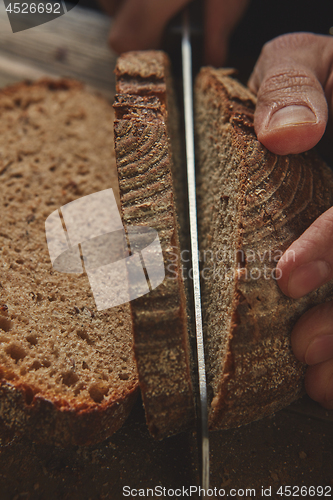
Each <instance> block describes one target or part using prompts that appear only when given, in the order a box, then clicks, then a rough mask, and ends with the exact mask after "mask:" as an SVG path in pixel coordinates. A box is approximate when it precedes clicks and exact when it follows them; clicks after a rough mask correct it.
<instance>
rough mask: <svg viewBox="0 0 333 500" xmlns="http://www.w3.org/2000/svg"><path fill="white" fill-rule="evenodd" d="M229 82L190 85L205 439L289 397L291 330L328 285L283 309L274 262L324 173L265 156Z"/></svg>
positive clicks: (332, 292) (323, 206)
mask: <svg viewBox="0 0 333 500" xmlns="http://www.w3.org/2000/svg"><path fill="white" fill-rule="evenodd" d="M230 73H231V72H230V70H229V71H228V70H216V69H213V68H204V69H202V70H201V72H200V74H199V75H198V77H197V79H196V84H195V125H196V145H197V153H196V160H197V166H198V176H199V177H198V213H199V233H200V253H201V260H202V277H203V280H202V284H203V286H202V293H203V315H204V335H205V347H206V361H207V379H208V389H209V399H210V412H209V425H210V428H211V429H216V428H228V427H235V426H239V425H242V424H246V423H248V422H250V421H252V420H256V419H258V418H261V417H264V416H266V415H269V414H271V413H273V412H275V411H277V410H279V409H280V408H282V407H284V406H286V405H288V404H289V403H291V402H292V401H294V400H295V399H296V398H298V397H299V395H300V394H301V393H302V391H303V376H304V371H305V366H304V365H303V364H302V363H300V362H298V361H297V360H296V358H295V357H294V355H293V352H292V349H291V345H290V333H291V330H292V327H293V325H294V324H295V322H296V320H297V319H298V318H299V317H300V316H301V315H302V314H303V313H304V312H305V311H306V310H307V309H309V308H310V307H312V306H314V305H315V304H318V303H321V302H324V301H327V300H329V299H332V298H333V284H332V282H330V283H327V284H326V285H324V286H322V287H321V288H319V289H318V290H316V291H314V292H312V293H310V294H308V295H307V296H305V297H303V298H301V299H298V300H293V299H290V298H288V297H287V296H285V295H284V294H283V293H282V292H281V291H280V289H279V287H278V284H277V281H276V278H278V276H275V274H274V273H275V271H274V269H275V267H276V264H277V262H278V260H279V258H280V257H281V255H282V253H283V252H284V251H285V250H286V249H287V248H288V247H289V245H290V244H291V243H292V242H293V241H294V240H295V239H297V238H298V237H299V236H300V235H301V234H302V233H303V232H304V231H305V229H307V227H308V226H309V225H310V224H311V223H312V222H313V221H314V220H315V219H316V218H317V217H318V216H319V215H320V214H322V213H323V212H324V211H325V210H327V209H328V208H329V207H331V206H332V204H333V175H332V171H331V170H330V168H329V167H328V166H327V165H325V163H324V162H323V161H321V160H320V159H319V158H318V156H317V155H316V154H315V153H314V152H313V151H309V152H306V153H303V154H300V155H287V156H276V155H274V154H272V153H270V152H269V151H267V150H266V149H265V148H264V147H263V146H262V145H261V144H260V143H259V142H258V140H257V139H256V136H255V133H254V128H253V112H254V108H255V103H256V99H255V96H254V95H253V94H252V93H251V92H250V91H249V90H248V89H247V88H245V87H244V86H242V85H241V84H239V83H238V82H237V81H236V80H235V79H233V78H231V77H230ZM290 258H291V259H292V258H293V254H290Z"/></svg>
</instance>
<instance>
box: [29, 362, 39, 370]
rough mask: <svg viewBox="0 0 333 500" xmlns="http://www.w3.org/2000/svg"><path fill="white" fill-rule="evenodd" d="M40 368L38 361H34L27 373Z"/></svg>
mask: <svg viewBox="0 0 333 500" xmlns="http://www.w3.org/2000/svg"><path fill="white" fill-rule="evenodd" d="M40 368H42V363H41V362H40V361H37V360H36V361H34V362H33V363H32V365H31V366H30V368H29V371H32V370H39V369H40Z"/></svg>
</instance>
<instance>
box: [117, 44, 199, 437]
mask: <svg viewBox="0 0 333 500" xmlns="http://www.w3.org/2000/svg"><path fill="white" fill-rule="evenodd" d="M116 76H117V93H118V95H117V96H116V102H115V104H114V108H115V112H116V120H115V129H114V130H115V150H116V157H117V167H118V177H119V189H120V201H121V207H122V215H123V221H124V224H125V227H131V226H141V227H151V228H154V229H155V230H157V232H158V235H159V239H160V243H161V247H162V252H163V260H164V267H165V279H164V281H163V283H162V284H161V285H159V286H158V287H157V288H155V289H154V290H152V291H150V292H149V293H148V294H146V295H143V296H142V297H140V298H137V299H135V300H133V301H132V302H131V303H130V307H131V312H132V320H133V334H134V351H135V359H136V363H137V369H138V374H139V381H140V388H141V393H142V397H143V402H144V406H145V412H146V420H147V424H148V427H149V430H150V432H151V434H152V435H153V436H155V437H157V438H162V437H165V436H168V435H171V434H175V433H177V432H179V431H181V430H183V429H186V428H188V427H189V426H190V425H191V424H192V423H193V418H194V400H193V390H192V381H191V354H190V345H189V344H190V341H189V336H188V321H187V314H186V296H185V287H184V280H183V276H182V265H181V259H180V252H181V249H180V243H179V240H180V237H181V235H180V232H179V225H178V217H177V211H178V214H179V215H180V217H181V218H182V217H183V216H184V209H182V208H180V207H181V202H182V198H181V190H182V189H184V186H183V185H182V183H181V181H179V179H178V177H179V175H181V174H182V172H183V171H184V170H183V169H184V167H183V166H181V164H180V152H179V146H178V145H177V139H178V140H179V130H178V124H177V113H176V108H175V103H174V98H173V95H172V82H171V78H170V68H169V61H168V58H167V56H166V55H165V54H164V53H163V52H158V51H147V52H128V53H125V54H123V55H122V56H121V57H120V58H119V59H118V62H117V66H116ZM177 190H179V191H178V192H177ZM177 195H178V196H177Z"/></svg>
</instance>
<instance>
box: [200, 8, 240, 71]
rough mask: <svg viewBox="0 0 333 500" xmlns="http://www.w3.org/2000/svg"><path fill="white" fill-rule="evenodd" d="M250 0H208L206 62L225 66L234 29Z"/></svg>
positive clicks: (206, 9)
mask: <svg viewBox="0 0 333 500" xmlns="http://www.w3.org/2000/svg"><path fill="white" fill-rule="evenodd" d="M248 3H249V0H206V2H205V29H204V31H205V64H209V65H212V66H216V67H219V66H223V64H224V63H225V61H226V58H227V52H228V40H229V37H230V35H231V32H232V30H233V29H234V27H235V26H236V24H237V23H238V22H239V21H240V19H241V17H242V16H243V14H244V13H245V10H246V7H247V5H248Z"/></svg>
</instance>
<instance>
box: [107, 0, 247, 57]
mask: <svg viewBox="0 0 333 500" xmlns="http://www.w3.org/2000/svg"><path fill="white" fill-rule="evenodd" d="M248 2H249V0H205V3H204V9H205V12H204V15H205V22H204V31H205V64H210V65H213V66H222V65H223V63H224V62H225V59H226V56H227V50H228V39H229V36H230V34H231V32H232V30H233V28H234V27H235V26H236V24H237V22H238V21H239V20H240V18H241V17H242V15H243V13H244V12H245V8H246V6H247V4H248ZM100 3H101V4H102V6H103V7H104V9H105V10H106V11H107V12H108V13H109V14H110V15H114V16H115V19H114V22H113V24H112V28H111V32H110V37H109V42H110V45H111V47H112V48H113V49H114V50H115V51H116V52H118V53H121V52H126V51H129V50H145V49H157V48H159V47H160V44H161V40H162V36H163V32H164V29H165V27H166V25H167V24H168V22H169V21H170V19H172V17H173V16H174V15H175V14H177V13H178V12H179V11H180V10H181V9H183V8H184V7H185V5H187V4H188V3H190V0H100Z"/></svg>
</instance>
